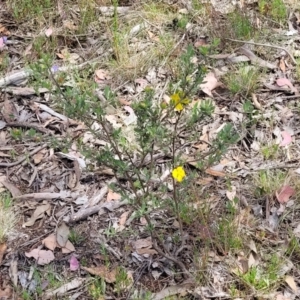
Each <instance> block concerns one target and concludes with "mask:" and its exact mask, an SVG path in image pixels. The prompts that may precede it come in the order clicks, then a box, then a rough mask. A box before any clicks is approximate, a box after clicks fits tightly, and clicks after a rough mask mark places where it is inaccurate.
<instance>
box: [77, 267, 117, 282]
mask: <svg viewBox="0 0 300 300" xmlns="http://www.w3.org/2000/svg"><path fill="white" fill-rule="evenodd" d="M81 269H83V270H85V271H87V272H89V273H90V274H92V275H96V276H100V277H101V278H103V279H104V280H105V281H106V282H108V283H113V282H115V281H116V275H117V270H116V269H113V270H111V271H109V269H108V268H107V267H106V266H98V267H90V268H88V267H83V266H81Z"/></svg>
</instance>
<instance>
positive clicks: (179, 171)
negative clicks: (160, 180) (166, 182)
mask: <svg viewBox="0 0 300 300" xmlns="http://www.w3.org/2000/svg"><path fill="white" fill-rule="evenodd" d="M172 176H173V178H174V179H175V180H176V181H178V182H181V181H182V180H183V178H184V177H185V171H184V169H183V167H177V168H175V169H174V170H173V171H172Z"/></svg>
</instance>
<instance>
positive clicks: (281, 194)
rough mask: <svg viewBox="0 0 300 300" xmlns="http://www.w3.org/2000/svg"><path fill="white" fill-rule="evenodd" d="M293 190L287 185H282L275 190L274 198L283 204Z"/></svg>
mask: <svg viewBox="0 0 300 300" xmlns="http://www.w3.org/2000/svg"><path fill="white" fill-rule="evenodd" d="M295 192H296V191H295V190H294V189H293V188H292V187H290V186H289V185H285V186H283V187H282V188H281V189H280V190H279V191H276V193H275V194H276V198H277V200H278V202H279V203H281V204H284V203H286V202H288V201H289V199H290V197H292V196H293V195H294V194H295Z"/></svg>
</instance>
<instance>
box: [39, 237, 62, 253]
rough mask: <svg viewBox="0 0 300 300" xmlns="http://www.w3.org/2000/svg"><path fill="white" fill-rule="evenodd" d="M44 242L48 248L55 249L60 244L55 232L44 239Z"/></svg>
mask: <svg viewBox="0 0 300 300" xmlns="http://www.w3.org/2000/svg"><path fill="white" fill-rule="evenodd" d="M42 244H43V245H44V246H45V247H46V248H48V249H49V250H52V251H53V250H54V249H55V248H56V247H57V246H58V245H57V243H56V236H55V234H50V235H49V236H47V237H46V238H45V239H43V240H42Z"/></svg>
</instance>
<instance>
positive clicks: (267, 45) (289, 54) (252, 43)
mask: <svg viewBox="0 0 300 300" xmlns="http://www.w3.org/2000/svg"><path fill="white" fill-rule="evenodd" d="M226 40H229V41H232V42H237V43H244V44H249V45H254V46H262V47H270V48H275V49H279V50H283V51H285V52H286V53H287V54H288V56H289V57H290V58H291V60H292V62H293V63H294V64H295V65H297V62H296V60H295V58H294V56H293V55H292V54H291V53H290V52H289V51H288V50H286V49H285V48H284V47H280V46H275V45H270V44H262V43H255V42H250V41H249V42H248V41H241V40H234V39H226Z"/></svg>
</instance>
